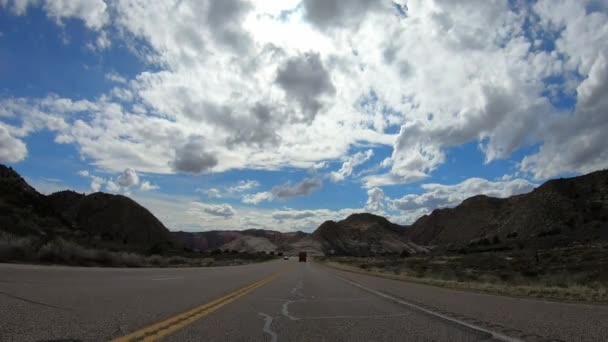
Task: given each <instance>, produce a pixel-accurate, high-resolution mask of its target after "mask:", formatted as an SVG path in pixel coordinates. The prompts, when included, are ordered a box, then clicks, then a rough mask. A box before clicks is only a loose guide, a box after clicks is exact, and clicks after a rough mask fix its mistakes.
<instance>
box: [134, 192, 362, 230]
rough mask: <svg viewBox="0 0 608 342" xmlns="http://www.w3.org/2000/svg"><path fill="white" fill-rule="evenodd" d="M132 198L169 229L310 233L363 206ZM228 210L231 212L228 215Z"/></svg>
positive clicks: (155, 196) (159, 195)
mask: <svg viewBox="0 0 608 342" xmlns="http://www.w3.org/2000/svg"><path fill="white" fill-rule="evenodd" d="M132 197H133V199H135V200H136V201H137V202H138V203H140V204H141V205H143V206H144V207H146V208H147V209H149V210H150V211H151V212H152V213H153V214H154V215H155V216H156V217H157V218H158V219H159V220H161V222H163V223H164V224H165V225H166V226H167V227H168V228H169V229H171V230H186V231H201V230H217V229H222V230H243V229H249V228H263V229H271V230H277V231H283V232H286V231H296V230H301V231H306V232H312V231H314V230H315V229H316V228H317V227H318V226H319V225H320V224H321V223H323V222H324V221H326V220H334V221H336V220H342V219H344V218H346V217H347V216H348V215H350V214H353V213H356V212H362V211H364V209H351V208H345V209H341V210H337V211H333V210H327V209H311V210H295V209H283V210H275V209H259V208H247V207H243V208H241V207H236V208H235V207H232V206H228V205H224V204H208V203H201V202H198V201H197V199H196V198H195V197H189V196H179V195H178V196H176V195H167V194H162V193H159V192H156V193H154V192H145V193H136V194H133V195H132ZM205 209H207V210H205ZM231 209H232V210H231ZM231 212H234V214H233V215H231V214H230V213H231ZM237 212H238V213H237ZM218 214H220V215H218Z"/></svg>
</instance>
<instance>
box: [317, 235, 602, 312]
mask: <svg viewBox="0 0 608 342" xmlns="http://www.w3.org/2000/svg"><path fill="white" fill-rule="evenodd" d="M407 254H408V253H404V254H403V255H401V256H399V255H387V256H377V257H365V258H358V257H346V256H340V257H322V258H319V259H318V260H319V261H321V262H322V263H324V264H326V265H328V266H331V267H335V268H339V269H343V270H347V271H355V272H360V273H368V274H373V275H379V276H383V277H388V278H393V279H398V280H406V281H413V282H419V283H425V284H430V285H435V286H443V287H450V288H458V289H466V290H474V291H480V292H486V293H494V294H503V295H511V296H528V297H539V298H547V299H557V300H567V301H588V302H598V301H601V302H608V243H605V242H598V243H589V244H573V245H571V246H568V247H561V248H551V249H543V250H515V251H509V252H504V253H497V252H496V251H492V252H483V253H472V254H446V255H433V254H430V255H423V256H408V255H407Z"/></svg>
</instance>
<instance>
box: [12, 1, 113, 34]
mask: <svg viewBox="0 0 608 342" xmlns="http://www.w3.org/2000/svg"><path fill="white" fill-rule="evenodd" d="M41 3H42V8H43V9H44V11H45V12H46V15H47V16H49V17H50V18H54V19H55V20H56V21H57V23H58V24H62V21H61V20H62V19H64V18H78V19H80V20H82V21H83V22H84V24H85V25H86V26H87V27H88V28H90V29H94V30H97V29H100V28H101V27H103V26H104V25H106V24H107V23H108V21H109V14H108V12H107V11H106V10H107V5H106V3H105V2H104V1H103V0H43V1H39V0H3V1H0V5H2V7H4V8H7V7H8V8H9V9H10V10H11V11H12V12H13V13H15V14H16V15H24V14H25V13H26V12H27V9H28V7H30V6H38V5H40V4H41Z"/></svg>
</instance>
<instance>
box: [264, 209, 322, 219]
mask: <svg viewBox="0 0 608 342" xmlns="http://www.w3.org/2000/svg"><path fill="white" fill-rule="evenodd" d="M315 216H316V214H315V213H314V212H313V211H310V210H280V211H275V212H273V213H272V218H273V219H275V220H279V221H283V220H301V219H305V218H310V217H315Z"/></svg>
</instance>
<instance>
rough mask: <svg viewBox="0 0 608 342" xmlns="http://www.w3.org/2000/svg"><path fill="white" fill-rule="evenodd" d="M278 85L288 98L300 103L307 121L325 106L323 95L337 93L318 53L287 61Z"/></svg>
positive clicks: (281, 69) (278, 78)
mask: <svg viewBox="0 0 608 342" xmlns="http://www.w3.org/2000/svg"><path fill="white" fill-rule="evenodd" d="M276 83H277V84H278V85H279V86H280V87H281V88H283V90H285V93H286V94H287V96H288V97H290V98H293V99H295V100H296V101H298V103H300V105H301V106H302V109H303V111H304V112H305V113H306V117H304V120H306V121H312V120H313V119H314V117H315V115H316V114H317V112H318V111H319V110H320V109H321V107H322V106H323V104H322V103H321V98H322V96H323V95H334V94H335V92H336V89H335V87H334V85H333V83H332V81H331V77H330V75H329V72H328V71H327V70H326V69H325V67H324V66H323V63H322V62H321V58H320V56H319V54H318V53H305V54H303V55H301V56H297V57H293V58H291V59H289V60H287V61H286V62H285V65H283V66H281V67H279V70H278V72H277V78H276Z"/></svg>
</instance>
